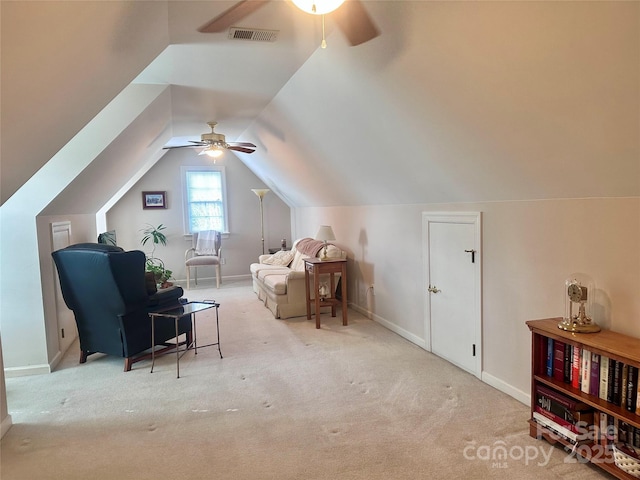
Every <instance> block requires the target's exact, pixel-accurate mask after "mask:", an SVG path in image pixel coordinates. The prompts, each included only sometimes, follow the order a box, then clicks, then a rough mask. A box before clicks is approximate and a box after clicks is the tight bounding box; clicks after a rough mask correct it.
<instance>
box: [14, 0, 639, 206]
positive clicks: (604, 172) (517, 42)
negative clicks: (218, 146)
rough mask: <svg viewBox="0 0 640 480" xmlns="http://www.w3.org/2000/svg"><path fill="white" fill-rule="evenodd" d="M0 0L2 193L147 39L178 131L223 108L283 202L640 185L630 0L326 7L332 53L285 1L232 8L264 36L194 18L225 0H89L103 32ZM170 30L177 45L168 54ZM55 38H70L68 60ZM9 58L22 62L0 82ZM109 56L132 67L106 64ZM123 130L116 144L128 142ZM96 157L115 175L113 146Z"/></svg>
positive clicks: (61, 137)
mask: <svg viewBox="0 0 640 480" xmlns="http://www.w3.org/2000/svg"><path fill="white" fill-rule="evenodd" d="M6 3H11V2H4V1H3V2H2V13H3V19H2V20H3V23H2V28H3V31H2V36H3V45H2V62H3V72H2V75H3V85H2V88H3V92H2V93H3V112H2V117H3V118H2V121H3V144H2V162H3V165H2V168H3V175H2V189H3V192H2V198H3V201H4V200H5V199H6V198H7V196H8V195H10V194H11V193H12V189H15V188H17V186H19V184H20V181H24V180H25V179H26V178H28V176H29V175H30V174H32V173H33V171H35V170H34V169H35V168H37V167H38V162H41V161H43V159H44V161H46V158H47V157H48V156H49V158H50V156H52V155H53V154H54V153H55V151H56V149H57V148H60V147H61V145H63V144H64V142H65V141H68V140H69V139H70V138H71V137H72V136H73V133H74V129H75V130H77V129H79V128H81V125H82V122H87V121H89V120H90V119H91V114H92V113H93V114H95V108H96V107H97V106H99V105H101V104H106V102H107V101H108V100H109V99H110V98H112V96H113V95H115V94H116V93H117V92H116V91H114V90H117V88H122V86H123V83H125V80H127V79H128V80H127V81H130V80H133V79H134V77H135V75H137V74H138V73H140V71H141V70H142V68H139V70H138V71H137V72H135V73H134V74H132V71H133V70H134V69H133V68H132V67H131V65H133V62H131V63H128V59H129V58H130V57H131V56H133V55H134V53H135V54H137V55H138V56H137V57H136V58H137V59H138V60H141V59H142V60H144V59H148V61H147V62H146V63H145V64H144V65H146V64H147V63H149V62H152V60H153V57H154V52H155V55H157V54H160V55H159V56H157V57H156V58H155V60H154V61H153V62H152V63H151V64H150V66H149V68H148V69H147V70H146V71H144V72H143V73H141V75H139V76H138V77H137V79H136V80H135V81H137V82H143V83H144V82H151V83H169V84H171V88H170V92H171V113H170V118H168V119H167V122H168V123H169V124H170V130H171V136H173V137H175V138H174V141H178V140H185V139H189V138H191V139H198V138H199V135H200V134H201V133H204V132H205V131H206V130H207V127H206V122H207V121H209V120H216V121H218V122H219V124H220V128H219V129H218V130H220V131H222V132H224V133H225V134H226V135H227V139H228V140H230V141H233V140H244V141H251V142H253V143H255V144H256V145H257V146H258V150H257V152H256V153H255V154H253V155H241V154H240V155H238V157H239V159H240V160H241V161H243V162H245V163H246V164H247V166H249V168H251V169H252V170H253V171H254V172H255V173H256V174H257V175H258V176H259V177H260V178H262V179H263V180H264V181H265V183H266V184H267V185H268V186H269V187H270V188H272V189H273V190H274V192H276V193H278V194H279V195H280V196H281V198H282V199H283V200H285V201H286V202H287V203H288V204H289V205H290V206H292V207H296V206H325V205H366V204H414V203H439V202H464V201H493V200H519V199H538V198H540V199H543V198H558V197H590V196H631V195H639V194H640V162H639V161H638V158H639V157H640V141H639V134H638V132H639V131H640V118H639V117H640V115H639V106H640V87H639V85H640V33H639V32H640V25H639V24H640V4H638V2H422V1H416V2H406V1H371V2H365V5H366V8H367V10H368V12H369V13H370V14H371V16H372V17H373V19H374V20H375V22H376V24H377V25H378V27H379V28H380V30H381V32H382V34H381V35H380V36H379V37H377V38H375V39H374V40H372V41H370V42H367V43H365V44H363V45H360V46H357V47H351V46H350V45H348V43H347V42H346V40H345V38H344V37H343V36H342V34H341V32H340V31H339V30H337V29H334V28H333V26H332V24H331V21H330V20H328V40H327V41H328V47H327V49H325V50H323V49H320V48H318V45H319V40H320V30H319V25H320V24H319V19H318V18H316V17H312V16H309V15H305V14H303V13H301V12H300V11H297V10H295V8H294V7H292V6H291V4H290V3H289V2H283V1H273V2H270V3H268V4H267V5H266V6H264V7H263V8H261V9H260V10H258V11H257V12H256V13H255V14H253V15H252V16H250V17H248V18H247V19H245V20H244V21H243V26H247V27H256V28H266V29H276V30H280V34H279V38H278V40H277V41H276V42H273V43H256V42H246V41H245V42H242V41H233V40H229V39H227V38H226V34H225V33H221V34H199V33H197V32H196V29H197V27H199V26H200V25H202V24H203V23H205V22H206V21H208V20H209V19H211V18H213V17H214V16H215V15H217V14H218V13H220V12H222V11H223V10H224V9H226V8H228V7H229V6H230V5H232V4H233V2H218V1H212V2H202V1H198V2H189V1H176V2H169V3H165V2H95V3H97V4H101V3H109V4H110V3H114V4H115V5H116V6H114V7H111V8H112V9H114V10H113V11H109V12H110V15H111V16H108V15H107V16H106V18H107V19H108V20H109V21H108V22H107V24H108V27H105V28H102V27H101V28H100V29H97V28H89V27H87V26H86V25H84V24H83V25H82V27H81V28H80V27H79V28H77V29H76V28H71V29H69V28H68V27H65V29H62V28H54V27H53V26H51V25H47V24H46V23H45V18H46V17H42V14H41V11H40V10H35V11H32V12H31V13H33V14H34V15H35V16H36V17H37V18H38V19H39V21H40V24H39V23H38V21H36V22H35V24H36V25H37V26H38V27H39V28H38V29H35V30H34V29H33V27H32V26H30V25H32V24H33V22H31V23H30V21H31V19H29V18H28V15H27V14H26V13H24V12H23V11H22V10H20V7H17V6H15V9H7V8H5V4H6ZM23 3H38V2H23ZM42 3H44V4H56V5H57V4H58V3H63V4H65V5H66V6H65V7H64V8H63V7H60V9H61V10H56V11H55V12H49V14H50V15H53V13H55V15H56V18H60V17H61V15H62V13H61V12H66V13H67V14H68V15H69V16H73V15H72V14H73V12H74V10H73V8H72V7H73V5H76V8H78V9H79V10H80V12H79V13H78V15H76V16H75V17H73V18H75V19H77V18H83V14H84V15H88V14H89V13H93V14H96V12H90V10H86V11H85V8H96V7H95V6H91V7H85V6H84V3H85V2H69V3H68V4H67V3H65V2H42ZM132 3H133V4H135V5H136V6H133V5H130V4H132ZM138 4H144V5H143V6H138ZM69 5H70V6H69ZM78 5H80V6H78ZM91 5H93V2H91ZM48 8H50V9H53V7H48ZM139 9H142V10H144V12H143V11H141V10H139ZM147 9H148V10H150V12H149V11H146V10H147ZM17 10H19V13H20V15H18V14H16V11H17ZM6 12H11V13H12V22H11V23H14V20H15V18H22V17H24V18H23V20H24V23H23V24H22V25H21V26H20V27H18V26H14V25H12V26H11V31H10V33H9V34H8V37H7V38H8V39H10V40H12V41H14V40H15V39H20V41H21V42H23V43H24V44H19V45H18V46H19V47H20V48H19V49H18V51H17V52H16V51H13V50H11V49H10V48H9V47H8V46H7V42H6V41H5V36H6V31H5V27H6V24H7V23H9V22H5V19H6V15H5V13H6ZM27 20H29V21H27ZM60 20H62V19H61V18H60ZM84 20H85V21H86V16H85V18H84ZM147 21H148V22H151V26H149V25H147V23H145V22H147ZM163 31H164V33H163ZM52 32H53V33H55V34H56V35H57V36H54V38H53V40H55V42H52V38H50V37H49V35H50V34H51V33H52ZM119 32H124V33H123V34H122V35H119ZM132 32H137V33H136V35H134V34H133V33H132ZM64 35H68V36H69V38H68V39H62V38H60V36H64ZM96 37H97V38H96ZM151 37H153V39H154V40H153V41H149V39H150V38H151ZM107 39H110V41H111V43H109V42H108V41H107ZM165 41H166V45H168V44H169V43H171V44H172V45H171V46H170V47H169V48H167V49H164V47H165V46H166V45H164V46H163V47H162V49H164V51H162V53H160V51H161V49H160V48H159V46H160V45H162V44H163V42H165ZM31 42H35V43H34V44H31ZM56 42H57V43H56ZM88 42H96V45H97V48H96V50H95V51H96V52H97V54H99V55H104V54H105V52H106V53H108V54H113V55H114V56H115V57H117V58H115V59H114V58H107V59H106V60H105V59H101V60H98V59H96V58H94V57H93V56H92V55H90V51H89V50H90V49H87V50H86V51H85V50H83V48H82V47H81V46H80V45H85V47H86V43H88ZM113 42H115V43H113ZM50 44H53V45H56V46H57V47H59V46H60V45H61V44H62V45H67V44H70V45H75V46H76V47H75V48H76V49H77V50H78V51H76V52H74V55H72V56H73V57H75V58H76V62H75V63H74V62H71V58H69V57H70V56H69V55H67V54H66V53H65V54H63V53H61V52H56V51H55V50H52V49H50V48H48V45H50ZM105 45H107V47H105ZM34 48H41V49H44V51H45V52H46V55H44V54H43V58H44V59H45V63H44V66H46V67H48V69H51V71H52V72H53V71H54V70H53V69H54V65H53V63H55V61H52V60H51V59H50V57H51V56H53V57H54V58H61V57H62V58H63V59H64V60H65V64H64V67H65V69H64V72H63V73H60V72H58V71H57V70H56V71H55V73H53V74H52V76H50V77H49V78H46V73H47V72H46V71H43V70H42V68H40V67H41V66H40V65H39V64H38V60H39V58H38V56H37V55H35V53H34V52H33V51H32V50H33V49H34ZM118 49H121V51H119V50H118ZM140 50H143V52H142V53H144V54H141V53H140ZM23 51H26V52H27V56H26V57H21V56H20V55H21V53H20V52H23ZM123 52H126V54H124V53H123ZM7 53H9V59H10V65H11V66H12V67H15V68H16V69H17V70H16V71H14V70H12V73H11V74H10V76H9V77H7V76H8V75H9V74H7V73H6V68H4V67H5V58H6V54H7ZM121 56H122V57H123V58H120V57H121ZM27 62H28V63H27ZM140 63H141V62H140V61H139V62H138V63H137V64H136V65H140ZM120 64H122V65H123V66H129V67H130V68H128V69H127V68H124V67H123V70H122V71H120V70H117V71H116V70H114V66H115V65H120ZM34 65H35V67H34ZM99 67H103V68H99ZM106 67H109V68H106ZM25 72H27V73H25ZM28 72H31V73H30V75H32V76H33V78H31V77H30V76H29V74H28ZM87 72H89V73H92V75H87ZM96 72H97V73H99V75H98V74H96ZM14 75H15V78H12V77H11V76H14ZM20 75H21V76H20ZM5 77H7V78H9V80H11V81H10V82H9V85H10V87H11V86H13V87H15V86H16V85H18V84H19V83H20V82H19V81H20V80H22V83H24V81H26V80H29V83H28V86H30V87H31V91H33V92H34V95H35V98H36V99H37V100H33V99H32V98H30V97H29V96H27V95H15V93H16V92H11V91H8V92H7V90H6V89H5V84H6V82H5ZM78 78H82V79H84V80H88V81H91V82H93V85H92V87H93V89H94V90H95V91H96V94H97V95H96V96H95V97H92V96H91V91H90V90H91V88H89V86H87V85H86V84H85V83H83V82H79V81H78V80H77V79H78ZM68 82H71V83H68ZM74 82H75V83H74ZM61 84H64V85H67V86H66V87H65V89H64V91H61V88H60V85H61ZM21 88H23V86H21ZM18 90H19V93H22V92H24V90H20V89H18ZM7 93H9V94H11V93H13V94H14V95H11V97H10V98H11V103H10V105H9V107H10V108H9V110H8V111H9V114H7V115H6V116H5V105H4V101H5V94H7ZM47 97H51V98H52V100H51V101H48V100H49V99H48V98H47ZM20 98H23V99H24V102H22V103H20V100H19V99H20ZM38 102H42V104H43V105H42V108H39V105H38ZM87 102H89V103H87ZM131 121H132V122H134V119H131ZM58 123H62V124H63V125H58ZM5 125H10V128H9V129H8V130H7V131H5ZM155 128H157V127H155ZM142 130H143V129H142ZM136 131H139V132H140V133H139V134H138V135H136V136H135V137H136V138H138V139H140V141H145V142H147V145H148V142H149V138H153V136H151V135H149V134H148V133H149V132H146V133H145V132H142V131H141V127H140V124H139V122H138V123H136ZM6 133H8V136H7V137H5V134H6ZM34 133H35V135H36V138H37V139H38V141H37V142H35V144H34V142H33V141H30V140H31V139H32V138H33V137H34ZM131 137H132V135H123V136H121V139H122V141H126V142H131V144H132V145H133V144H134V143H135V142H136V141H137V140H136V138H131ZM5 138H8V140H9V143H10V145H9V146H8V147H6V146H5V145H6V141H5ZM22 146H24V149H22ZM106 147H107V146H105V148H106ZM112 150H113V151H117V152H122V151H123V148H122V146H121V147H119V148H112ZM7 154H9V155H8V156H7ZM169 154H170V153H169ZM18 157H20V158H18ZM103 157H104V156H103ZM22 160H24V162H22ZM100 163H101V164H102V165H103V166H102V167H100V168H101V169H103V174H104V175H110V174H113V172H111V171H110V166H109V160H108V158H101V161H100ZM23 164H24V165H23ZM7 166H8V168H9V169H10V171H11V173H10V175H8V176H7V177H5V174H4V173H5V171H6V170H7ZM93 174H95V172H93ZM77 188H78V187H75V188H73V189H70V191H74V192H76V194H77V191H78V190H77ZM83 188H91V186H90V185H85V186H84V187H83ZM104 195H107V193H106V192H105V193H104ZM107 200H108V198H105V199H104V201H105V202H106V201H107Z"/></svg>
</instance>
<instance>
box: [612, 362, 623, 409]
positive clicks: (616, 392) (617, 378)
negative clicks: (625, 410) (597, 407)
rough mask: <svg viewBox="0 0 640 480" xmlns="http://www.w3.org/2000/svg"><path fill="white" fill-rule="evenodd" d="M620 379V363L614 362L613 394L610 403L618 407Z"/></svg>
mask: <svg viewBox="0 0 640 480" xmlns="http://www.w3.org/2000/svg"><path fill="white" fill-rule="evenodd" d="M620 377H622V362H621V361H619V360H618V361H616V366H615V370H614V371H613V393H612V398H611V403H613V404H614V405H620Z"/></svg>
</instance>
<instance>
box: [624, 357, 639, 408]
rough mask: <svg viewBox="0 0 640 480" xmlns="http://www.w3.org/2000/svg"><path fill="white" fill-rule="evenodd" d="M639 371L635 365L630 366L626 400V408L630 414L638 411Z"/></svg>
mask: <svg viewBox="0 0 640 480" xmlns="http://www.w3.org/2000/svg"><path fill="white" fill-rule="evenodd" d="M637 389H638V369H637V368H636V367H634V366H633V365H629V373H628V375H627V397H626V398H625V407H626V409H627V410H629V411H630V412H634V413H635V411H636V397H637V395H638V392H637Z"/></svg>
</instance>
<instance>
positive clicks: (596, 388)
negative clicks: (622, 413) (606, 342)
mask: <svg viewBox="0 0 640 480" xmlns="http://www.w3.org/2000/svg"><path fill="white" fill-rule="evenodd" d="M599 393H600V355H598V354H597V353H592V354H591V373H590V377H589V395H593V396H595V397H597V396H598V395H599Z"/></svg>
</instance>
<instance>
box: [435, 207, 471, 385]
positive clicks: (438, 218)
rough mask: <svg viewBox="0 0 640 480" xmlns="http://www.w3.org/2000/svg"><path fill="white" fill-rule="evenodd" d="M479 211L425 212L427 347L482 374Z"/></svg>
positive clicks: (450, 360) (469, 370)
mask: <svg viewBox="0 0 640 480" xmlns="http://www.w3.org/2000/svg"><path fill="white" fill-rule="evenodd" d="M480 220H481V217H480V213H479V212H478V213H455V212H447V213H439V212H437V213H424V214H423V234H424V237H425V238H424V245H425V253H424V258H425V278H426V280H427V281H426V285H425V287H424V291H425V296H426V301H425V306H426V308H425V309H426V321H425V332H426V335H425V337H426V338H425V340H426V345H427V350H430V351H431V352H432V353H434V354H436V355H438V356H439V357H442V358H444V359H445V360H448V361H449V362H451V363H453V364H454V365H457V366H458V367H460V368H462V369H464V370H466V371H468V372H470V373H472V374H474V375H475V376H477V377H478V378H480V376H481V373H482V361H481V359H482V356H481V346H482V342H481V340H482V318H481V283H480V282H481V264H480V259H481V256H480V232H481V223H480Z"/></svg>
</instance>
